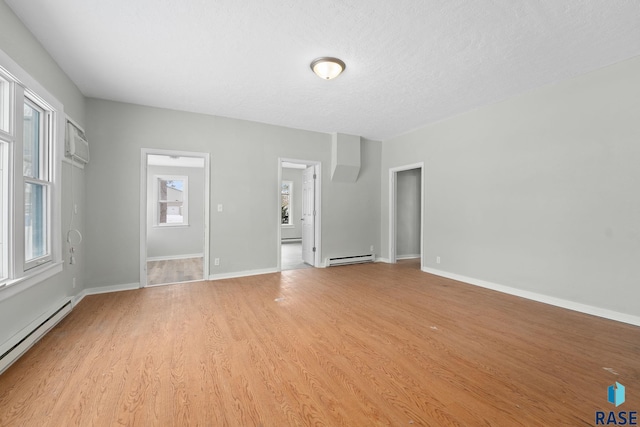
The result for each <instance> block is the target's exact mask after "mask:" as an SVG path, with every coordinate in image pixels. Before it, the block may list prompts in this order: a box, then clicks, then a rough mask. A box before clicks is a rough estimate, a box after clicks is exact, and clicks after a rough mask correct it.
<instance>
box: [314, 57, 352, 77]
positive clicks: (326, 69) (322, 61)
mask: <svg viewBox="0 0 640 427" xmlns="http://www.w3.org/2000/svg"><path fill="white" fill-rule="evenodd" d="M345 68H347V66H346V65H345V64H344V62H343V61H341V60H340V59H338V58H331V57H329V56H323V57H322V58H316V59H314V60H313V61H311V69H312V70H313V72H314V73H316V75H317V76H318V77H320V78H321V79H324V80H331V79H334V78H336V77H338V76H339V75H340V73H342V72H343V71H344V69H345Z"/></svg>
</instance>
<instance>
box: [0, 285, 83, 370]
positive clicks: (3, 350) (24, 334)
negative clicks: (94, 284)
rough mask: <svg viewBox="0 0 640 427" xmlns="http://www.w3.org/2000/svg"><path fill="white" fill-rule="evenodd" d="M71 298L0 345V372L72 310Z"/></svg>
mask: <svg viewBox="0 0 640 427" xmlns="http://www.w3.org/2000/svg"><path fill="white" fill-rule="evenodd" d="M71 308H72V307H71V299H70V298H68V299H66V300H64V301H63V302H62V303H61V305H60V306H59V307H58V308H56V309H54V310H52V312H49V313H48V314H46V315H44V316H42V317H41V318H40V319H39V320H37V321H35V322H34V323H32V324H31V325H29V327H27V328H25V329H23V330H22V331H20V332H18V333H17V334H16V335H14V336H13V337H12V338H10V339H9V340H8V341H7V342H5V343H4V344H3V345H1V346H0V374H2V373H3V372H4V371H5V370H6V369H7V368H8V367H9V366H11V364H12V363H13V362H15V361H16V360H18V358H19V357H20V356H22V355H23V354H24V353H26V351H27V350H29V349H30V348H31V346H33V345H34V344H35V343H36V342H38V340H39V339H40V338H42V337H43V336H44V334H46V333H47V332H49V330H50V329H51V328H53V327H54V326H55V325H56V324H58V322H60V321H61V320H62V319H63V318H64V317H65V316H66V315H67V314H69V313H70V312H71Z"/></svg>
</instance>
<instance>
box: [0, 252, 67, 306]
mask: <svg viewBox="0 0 640 427" xmlns="http://www.w3.org/2000/svg"><path fill="white" fill-rule="evenodd" d="M36 270H37V271H34V272H30V274H28V275H26V276H25V277H21V278H19V279H14V280H8V281H6V282H3V283H0V301H3V300H5V299H7V298H11V297H12V296H14V295H16V294H19V293H20V292H22V291H25V290H27V289H29V288H30V287H32V286H34V285H37V284H38V283H41V282H44V281H45V280H47V279H49V278H51V277H53V276H55V275H56V274H58V273H61V272H62V261H58V262H54V263H51V264H49V265H47V266H46V267H42V268H38V269H36Z"/></svg>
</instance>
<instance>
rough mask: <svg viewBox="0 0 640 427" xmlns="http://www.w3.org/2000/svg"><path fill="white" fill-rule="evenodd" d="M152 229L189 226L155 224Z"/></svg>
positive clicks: (184, 226)
mask: <svg viewBox="0 0 640 427" xmlns="http://www.w3.org/2000/svg"><path fill="white" fill-rule="evenodd" d="M153 228H189V224H176V225H173V224H162V225H159V224H156V225H154V226H153Z"/></svg>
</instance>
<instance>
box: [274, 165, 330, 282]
mask: <svg viewBox="0 0 640 427" xmlns="http://www.w3.org/2000/svg"><path fill="white" fill-rule="evenodd" d="M320 173H321V165H320V162H316V161H305V160H293V159H279V160H278V188H279V194H278V233H277V239H278V270H279V271H282V270H298V269H303V268H310V267H317V266H319V265H320V211H321V209H320V182H321V179H320Z"/></svg>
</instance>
